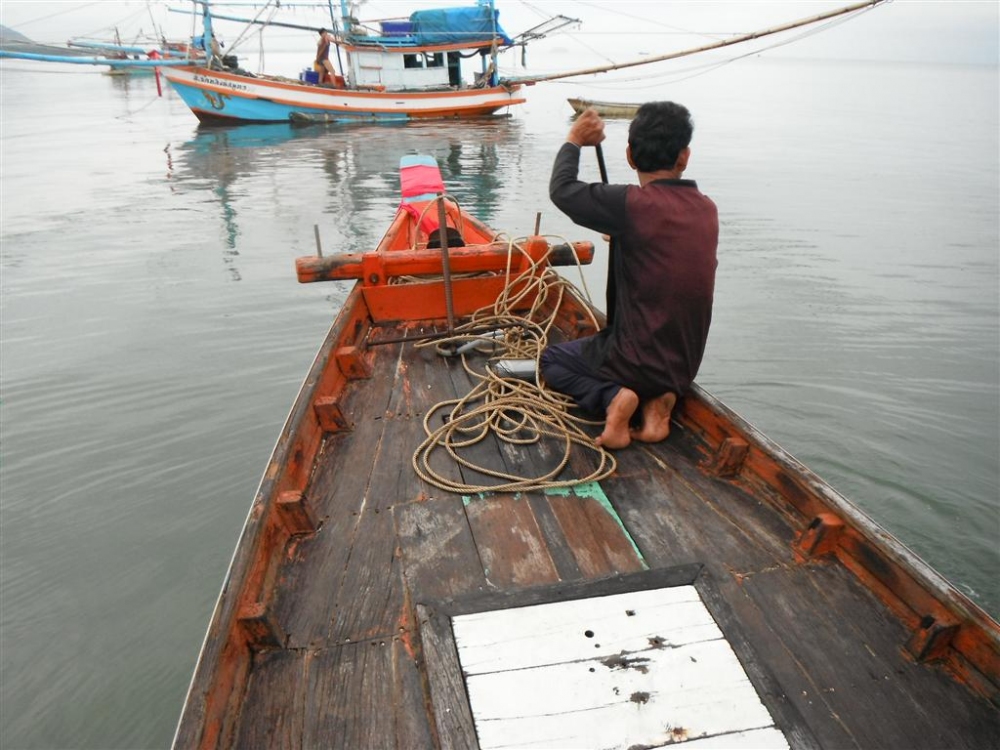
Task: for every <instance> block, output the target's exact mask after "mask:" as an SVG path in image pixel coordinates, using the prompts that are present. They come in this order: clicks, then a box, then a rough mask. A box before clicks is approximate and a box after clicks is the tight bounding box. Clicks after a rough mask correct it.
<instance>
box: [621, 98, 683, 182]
mask: <svg viewBox="0 0 1000 750" xmlns="http://www.w3.org/2000/svg"><path fill="white" fill-rule="evenodd" d="M692 133H694V123H693V122H692V121H691V113H690V112H688V111H687V108H686V107H683V106H681V105H680V104H675V103H674V102H647V103H646V104H643V105H642V106H641V107H639V111H638V112H636V114H635V117H634V118H633V119H632V123H631V124H630V125H629V128H628V145H629V148H630V149H631V152H632V161H633V162H635V166H636V169H638V170H639V171H640V172H658V171H659V170H661V169H673V168H674V165H675V164H676V163H677V157H678V156H679V155H680V153H681V151H683V150H684V149H686V148H687V147H688V146H689V145H690V143H691V135H692Z"/></svg>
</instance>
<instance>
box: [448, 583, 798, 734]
mask: <svg viewBox="0 0 1000 750" xmlns="http://www.w3.org/2000/svg"><path fill="white" fill-rule="evenodd" d="M452 629H453V633H454V637H455V643H456V646H457V648H458V655H459V660H460V662H461V665H462V671H463V673H464V675H465V678H466V686H467V689H468V694H469V702H470V705H471V708H472V716H473V719H474V721H475V726H476V734H477V735H478V737H479V744H480V746H481V747H482V748H483V749H484V750H487V749H489V748H602V749H603V748H622V750H627V749H628V748H636V747H638V748H656V747H662V746H664V745H674V744H677V743H684V745H685V747H688V748H788V742H787V741H786V739H785V736H784V735H783V734H782V732H781V731H780V730H779V729H778V728H777V727H776V726H775V723H774V720H773V719H772V718H771V715H770V714H769V712H768V711H767V709H766V708H765V706H764V705H763V703H761V700H760V698H759V697H758V695H757V692H756V690H755V689H754V687H753V685H752V684H751V682H750V680H749V678H748V677H747V674H746V672H745V671H744V669H743V666H742V665H741V664H740V662H739V659H737V657H736V654H735V653H734V652H733V649H732V647H731V646H730V645H729V643H728V642H727V641H726V639H725V638H724V636H723V634H722V631H721V630H720V629H719V627H718V625H717V624H716V622H715V620H714V619H713V618H712V615H711V614H710V613H709V611H708V609H707V608H706V607H705V604H704V603H703V602H702V599H701V597H700V596H699V594H698V592H697V590H696V589H695V587H694V586H690V585H688V586H675V587H670V588H660V589H652V590H646V591H632V592H628V593H622V594H613V595H609V596H601V597H595V598H590V599H576V600H572V601H562V602H553V603H547V604H537V605H532V606H526V607H517V608H511V609H502V610H495V611H491V612H477V613H474V614H467V615H458V616H455V617H453V618H452Z"/></svg>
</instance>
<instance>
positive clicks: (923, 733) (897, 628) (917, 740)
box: [741, 564, 1000, 750]
mask: <svg viewBox="0 0 1000 750" xmlns="http://www.w3.org/2000/svg"><path fill="white" fill-rule="evenodd" d="M741 589H742V593H743V594H744V595H745V596H746V597H748V598H749V599H750V600H752V601H753V602H754V603H755V604H756V606H757V609H758V610H759V612H760V617H761V620H762V625H763V626H764V627H766V628H767V630H766V631H765V632H766V633H767V635H768V636H769V643H764V644H761V645H759V646H758V650H759V651H761V652H763V653H768V652H769V651H771V649H775V650H777V649H780V651H781V652H783V653H782V654H781V658H782V659H783V660H785V661H790V662H793V663H795V664H802V665H805V666H806V668H807V670H808V675H807V676H808V681H809V683H811V685H810V686H804V687H803V688H802V691H803V692H807V693H808V695H802V696H801V700H800V703H801V704H806V703H808V704H809V705H810V706H812V705H816V704H818V705H822V706H823V707H824V710H825V712H827V713H828V714H829V715H830V716H845V715H848V714H850V713H851V712H852V711H854V712H856V711H857V700H858V695H859V694H864V693H866V692H869V693H871V694H873V695H874V694H877V696H878V703H879V705H880V709H879V716H878V720H877V721H871V722H851V729H850V734H851V738H852V741H853V742H854V743H855V744H856V745H857V746H858V747H860V748H866V747H879V746H882V747H884V746H887V745H895V746H900V747H908V748H927V749H928V750H930V749H931V748H941V747H949V748H958V747H963V745H964V742H965V740H964V739H963V738H964V737H967V736H969V730H970V729H971V728H973V727H978V728H979V729H978V731H979V732H984V734H982V735H980V736H981V737H983V739H985V738H986V737H988V736H990V734H992V742H987V744H986V745H982V746H993V747H1000V714H998V712H997V709H996V707H995V706H993V705H991V704H990V702H989V701H988V700H986V699H985V698H982V699H978V700H976V699H970V696H968V695H961V694H959V693H957V692H956V691H955V689H954V687H955V685H954V677H953V676H951V675H950V674H948V673H947V672H946V671H945V670H944V669H942V668H935V667H933V666H929V665H926V664H919V663H916V662H914V661H912V660H911V659H908V658H906V657H905V656H904V655H903V644H904V643H905V640H906V637H907V635H908V633H907V632H906V630H905V629H904V628H903V627H902V626H901V624H900V623H899V622H898V621H897V620H895V619H894V618H892V617H890V616H888V613H887V612H885V610H884V607H883V605H882V604H881V603H880V602H878V601H877V600H875V598H874V597H873V596H872V595H871V593H870V592H868V591H866V590H865V589H864V588H862V587H861V585H860V584H859V583H858V581H857V580H856V579H855V578H854V577H853V576H851V575H850V574H849V573H848V572H847V571H846V570H845V569H844V568H842V567H841V566H838V565H828V564H827V565H823V564H819V565H817V564H809V565H805V566H800V567H796V568H793V569H791V570H778V571H773V572H769V573H765V574H760V575H755V576H752V577H750V578H748V579H746V580H744V581H743V584H742V587H741ZM845 612H849V613H850V616H846V617H845V616H844V613H845ZM760 638H761V637H760V634H759V633H758V634H757V638H756V639H755V644H756V643H757V641H758V640H760ZM831 644H837V645H836V646H835V647H834V646H831ZM772 655H773V654H772ZM775 661H777V656H775ZM781 679H782V684H783V685H785V686H786V689H787V687H788V686H789V685H790V684H794V683H790V682H789V679H790V678H789V677H787V676H784V675H782V676H781ZM799 679H800V680H801V678H799ZM789 692H791V691H789ZM800 710H801V711H802V712H803V713H805V711H806V709H805V708H804V707H803V705H800ZM942 716H947V717H949V718H948V721H942V720H941V718H942ZM990 728H992V731H991V729H990Z"/></svg>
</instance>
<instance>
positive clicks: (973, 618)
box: [676, 385, 1000, 700]
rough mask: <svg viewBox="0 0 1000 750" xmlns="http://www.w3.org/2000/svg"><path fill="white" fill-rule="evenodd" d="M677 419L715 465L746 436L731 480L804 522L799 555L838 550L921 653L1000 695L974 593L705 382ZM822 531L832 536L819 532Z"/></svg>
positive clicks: (998, 654)
mask: <svg viewBox="0 0 1000 750" xmlns="http://www.w3.org/2000/svg"><path fill="white" fill-rule="evenodd" d="M676 418H677V419H678V421H680V422H681V423H682V424H684V425H685V426H686V427H687V428H688V429H692V430H697V431H698V432H699V433H700V435H701V437H702V439H703V440H704V441H705V444H706V450H707V451H710V452H711V453H707V455H706V461H705V463H706V465H708V466H711V464H712V458H713V457H715V456H718V455H719V453H720V451H721V450H722V449H723V446H724V445H727V441H733V440H734V439H735V441H737V442H738V443H744V444H745V445H746V446H747V449H746V452H745V456H744V458H743V459H742V461H741V465H740V467H739V470H738V472H737V473H735V474H734V475H733V477H732V480H733V481H735V482H736V483H738V484H742V485H744V486H746V487H747V488H748V491H749V492H750V493H751V494H752V495H755V496H764V497H767V498H768V499H769V501H770V502H771V504H772V505H773V506H774V507H776V508H777V509H779V510H782V509H784V510H785V512H786V515H788V518H789V520H790V522H792V523H793V524H794V525H795V527H797V528H798V529H799V534H800V536H799V544H798V546H797V549H796V552H797V554H799V555H800V556H802V557H803V558H809V557H812V556H814V555H815V556H822V555H835V556H836V557H837V558H838V559H839V560H840V561H841V562H842V563H843V564H844V565H845V566H846V567H847V568H848V569H850V570H851V571H852V572H853V573H854V575H856V576H857V577H858V578H859V579H860V580H861V581H862V582H863V583H864V584H865V586H867V587H868V588H870V589H871V590H872V591H873V593H875V594H876V595H877V596H878V597H879V599H881V600H882V601H883V602H884V603H885V604H887V605H888V606H889V607H890V608H891V609H892V610H893V611H894V612H895V613H896V615H897V616H899V617H900V618H901V619H902V620H903V621H904V622H905V623H906V625H907V627H909V628H910V629H911V630H912V632H913V639H912V641H911V643H910V644H909V645H908V647H909V648H910V650H911V651H912V653H913V656H914V657H915V658H918V659H944V660H945V661H948V662H949V665H950V667H951V668H952V669H953V670H954V671H955V672H956V675H957V676H958V677H959V678H960V679H964V680H967V681H968V682H969V683H970V684H972V686H973V687H974V688H975V689H977V690H978V691H979V692H981V693H983V694H984V695H987V696H988V697H990V699H991V700H1000V694H998V693H997V687H996V685H994V684H991V682H990V681H989V680H988V679H984V675H989V674H992V675H998V674H1000V636H998V632H997V630H996V626H995V623H994V622H993V621H992V618H990V617H989V616H988V615H986V614H985V613H984V612H983V611H982V610H981V609H980V608H979V607H977V606H976V605H975V604H974V603H972V602H971V601H970V600H969V599H968V597H966V596H965V595H964V594H962V593H961V592H960V591H958V590H957V589H956V588H955V587H954V586H953V585H952V584H951V583H949V582H948V581H947V580H946V579H945V578H944V577H943V576H941V574H940V573H938V572H937V571H936V570H934V569H933V568H931V567H930V566H929V565H928V564H927V563H926V562H924V560H922V559H921V558H920V557H919V556H917V555H916V554H914V553H913V552H912V551H911V550H910V549H909V548H908V547H906V546H905V545H904V544H903V543H902V542H900V541H899V540H898V539H897V538H896V537H894V536H893V535H892V534H890V533H889V532H888V531H886V530H885V529H884V528H883V527H882V526H880V525H879V524H877V523H876V522H875V521H873V520H872V519H871V518H870V517H869V516H868V515H867V514H865V513H864V511H862V510H861V509H860V508H859V507H858V506H857V505H855V504H854V503H852V502H851V501H850V500H848V499H847V498H845V497H844V496H843V495H841V494H840V493H838V492H837V491H836V490H834V489H833V487H831V486H830V485H829V484H828V483H826V482H825V481H823V480H822V479H821V478H820V477H819V476H817V475H816V474H815V473H814V472H813V471H812V470H811V469H809V468H808V467H807V466H805V465H804V464H802V463H801V462H799V461H798V460H797V459H796V458H795V457H794V456H792V455H791V454H789V453H788V452H787V451H785V450H784V449H783V448H782V447H781V446H780V445H778V444H777V443H775V442H774V441H773V440H771V439H770V438H768V437H767V436H766V435H765V434H763V433H762V432H760V430H758V429H757V428H755V427H754V426H753V425H751V424H750V423H749V422H747V421H746V420H744V419H743V418H742V417H741V416H740V415H739V414H737V413H736V412H734V411H733V410H732V409H730V408H729V407H727V406H726V405H725V404H723V403H722V402H720V401H719V400H718V399H717V398H715V397H714V396H712V395H711V394H710V393H708V392H707V391H705V390H704V389H703V388H701V387H699V386H697V385H695V386H694V387H693V388H692V391H691V393H690V394H689V395H688V397H687V398H686V399H685V400H684V402H683V403H682V406H681V409H680V410H679V412H678V414H677V416H676ZM729 444H731V443H729ZM838 523H842V524H843V526H842V527H839V526H838ZM817 530H818V531H817ZM810 532H812V533H810ZM823 533H826V534H828V535H829V536H830V538H829V539H816V538H815V537H816V535H817V534H819V535H822V534H823ZM942 626H943V627H946V628H949V629H952V630H949V632H947V633H946V634H943V635H942V637H943V638H946V639H947V641H946V642H942V643H938V644H930V643H925V641H926V640H927V639H928V638H931V637H933V632H930V633H929V632H928V631H929V630H930V629H932V628H935V627H937V628H941V627H942ZM963 626H964V627H963ZM956 628H957V629H956ZM976 665H978V666H976Z"/></svg>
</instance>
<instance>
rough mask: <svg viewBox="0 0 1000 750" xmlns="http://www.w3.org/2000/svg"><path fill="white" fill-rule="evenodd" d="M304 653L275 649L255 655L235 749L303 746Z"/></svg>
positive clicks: (276, 749) (275, 748)
mask: <svg viewBox="0 0 1000 750" xmlns="http://www.w3.org/2000/svg"><path fill="white" fill-rule="evenodd" d="M305 674H306V666H305V652H304V651H298V650H294V651H291V650H285V649H276V650H273V651H266V652H261V653H258V654H255V655H254V665H253V671H252V672H251V678H250V682H249V684H248V685H247V694H246V698H245V700H244V702H243V711H242V713H241V715H240V721H239V726H238V730H237V734H236V740H235V743H234V745H233V746H234V747H267V748H273V749H274V750H283V749H284V748H289V749H291V748H300V747H302V731H303V726H304V725H303V722H304V716H305V710H304V708H305V700H306V699H305V692H306V691H305V684H306V681H305Z"/></svg>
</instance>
